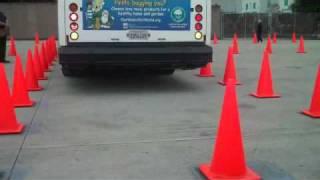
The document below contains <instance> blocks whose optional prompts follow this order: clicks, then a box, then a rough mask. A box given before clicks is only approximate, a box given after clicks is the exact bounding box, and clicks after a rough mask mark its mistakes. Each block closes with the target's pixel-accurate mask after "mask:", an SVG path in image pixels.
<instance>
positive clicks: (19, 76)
mask: <svg viewBox="0 0 320 180" xmlns="http://www.w3.org/2000/svg"><path fill="white" fill-rule="evenodd" d="M12 100H13V104H14V106H15V107H32V106H33V105H34V104H35V103H34V102H33V101H31V99H30V97H29V92H28V91H27V87H26V80H25V77H24V73H23V69H22V64H21V58H20V55H17V57H16V63H15V68H14V82H13V93H12Z"/></svg>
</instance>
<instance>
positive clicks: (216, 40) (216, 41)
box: [213, 33, 219, 45]
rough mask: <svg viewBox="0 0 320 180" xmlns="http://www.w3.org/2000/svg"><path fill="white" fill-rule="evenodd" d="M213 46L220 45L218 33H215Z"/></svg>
mask: <svg viewBox="0 0 320 180" xmlns="http://www.w3.org/2000/svg"><path fill="white" fill-rule="evenodd" d="M213 44H214V45H217V44H219V39H218V37H217V34H216V33H214V35H213Z"/></svg>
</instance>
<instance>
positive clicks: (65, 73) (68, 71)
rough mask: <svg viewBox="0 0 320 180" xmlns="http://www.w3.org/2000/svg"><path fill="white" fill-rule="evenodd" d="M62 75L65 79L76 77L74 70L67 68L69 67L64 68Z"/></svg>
mask: <svg viewBox="0 0 320 180" xmlns="http://www.w3.org/2000/svg"><path fill="white" fill-rule="evenodd" d="M62 74H63V76H65V77H75V75H76V74H75V72H74V71H73V70H72V69H70V68H67V67H62Z"/></svg>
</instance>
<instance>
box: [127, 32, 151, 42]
mask: <svg viewBox="0 0 320 180" xmlns="http://www.w3.org/2000/svg"><path fill="white" fill-rule="evenodd" d="M150 36H151V35H150V33H149V32H148V31H130V32H128V33H127V37H128V38H129V39H132V40H148V39H149V38H150Z"/></svg>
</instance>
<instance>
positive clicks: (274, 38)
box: [273, 33, 278, 44]
mask: <svg viewBox="0 0 320 180" xmlns="http://www.w3.org/2000/svg"><path fill="white" fill-rule="evenodd" d="M277 42H278V37H277V33H273V44H277Z"/></svg>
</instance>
